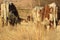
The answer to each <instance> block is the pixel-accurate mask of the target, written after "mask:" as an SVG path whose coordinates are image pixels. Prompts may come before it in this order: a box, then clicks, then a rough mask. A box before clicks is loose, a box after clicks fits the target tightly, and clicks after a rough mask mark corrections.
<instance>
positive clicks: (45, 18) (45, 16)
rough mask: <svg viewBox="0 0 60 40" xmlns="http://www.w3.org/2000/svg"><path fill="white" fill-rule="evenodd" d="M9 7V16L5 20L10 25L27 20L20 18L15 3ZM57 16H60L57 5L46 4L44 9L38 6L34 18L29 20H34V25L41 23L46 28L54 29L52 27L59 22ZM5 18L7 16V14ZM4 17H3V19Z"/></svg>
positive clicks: (34, 9) (33, 12) (30, 17)
mask: <svg viewBox="0 0 60 40" xmlns="http://www.w3.org/2000/svg"><path fill="white" fill-rule="evenodd" d="M8 7H9V14H8V16H7V17H6V18H4V19H7V21H9V23H10V24H13V25H14V24H15V23H16V24H17V23H19V22H20V21H21V20H25V19H22V18H20V17H19V15H18V12H17V9H16V7H15V6H14V4H13V3H10V4H9V6H8ZM4 10H5V9H4ZM2 13H3V11H2ZM57 14H58V7H57V5H56V4H55V3H51V4H46V5H45V6H44V7H42V6H41V7H39V6H36V7H35V8H33V10H32V16H28V17H27V20H28V21H30V19H32V21H33V22H34V23H37V22H41V23H42V24H43V25H44V26H46V27H52V26H53V27H55V26H56V24H57V22H58V19H57V18H58V17H57ZM4 16H6V14H5V15H4ZM4 16H3V15H2V18H3V17H4ZM25 21H26V20H25ZM3 24H4V23H3Z"/></svg>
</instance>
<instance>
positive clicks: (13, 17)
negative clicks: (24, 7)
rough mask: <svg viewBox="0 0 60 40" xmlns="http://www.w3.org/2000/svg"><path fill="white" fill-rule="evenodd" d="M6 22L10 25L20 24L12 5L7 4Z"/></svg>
mask: <svg viewBox="0 0 60 40" xmlns="http://www.w3.org/2000/svg"><path fill="white" fill-rule="evenodd" d="M7 20H8V22H9V23H10V24H12V25H14V24H17V23H19V22H20V18H19V15H18V11H17V9H16V7H15V5H14V4H13V3H10V4H9V15H8V17H7Z"/></svg>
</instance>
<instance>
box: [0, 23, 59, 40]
mask: <svg viewBox="0 0 60 40" xmlns="http://www.w3.org/2000/svg"><path fill="white" fill-rule="evenodd" d="M0 40H60V31H59V30H58V29H50V30H49V31H48V30H46V29H45V27H43V25H42V24H40V23H38V24H34V23H33V22H28V23H27V22H21V24H17V25H15V26H11V25H9V26H4V27H0Z"/></svg>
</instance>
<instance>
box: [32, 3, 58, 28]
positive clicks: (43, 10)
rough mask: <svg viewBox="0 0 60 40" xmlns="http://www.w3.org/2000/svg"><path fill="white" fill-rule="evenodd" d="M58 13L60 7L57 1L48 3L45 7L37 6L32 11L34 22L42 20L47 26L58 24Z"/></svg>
mask: <svg viewBox="0 0 60 40" xmlns="http://www.w3.org/2000/svg"><path fill="white" fill-rule="evenodd" d="M57 14H58V7H57V5H56V4H55V3H52V4H46V5H45V6H44V7H35V8H34V9H33V11H32V15H33V18H34V23H37V21H38V22H42V24H43V25H44V26H46V27H47V28H49V27H56V26H57V22H58V19H57V18H58V17H57Z"/></svg>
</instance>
